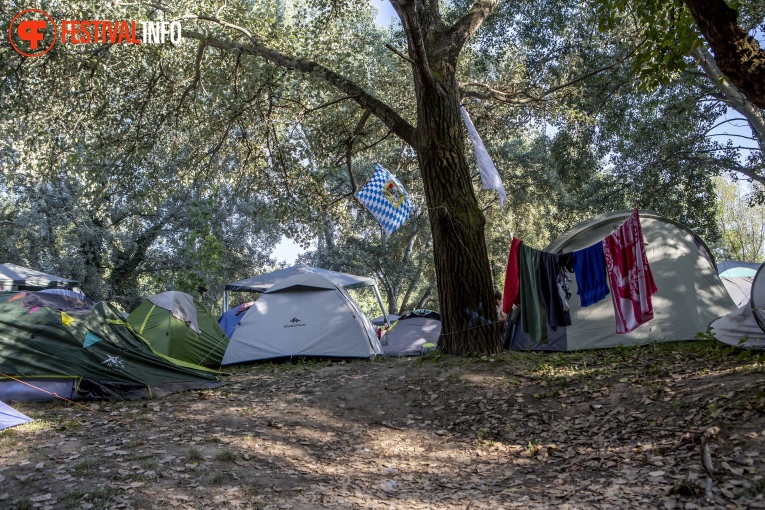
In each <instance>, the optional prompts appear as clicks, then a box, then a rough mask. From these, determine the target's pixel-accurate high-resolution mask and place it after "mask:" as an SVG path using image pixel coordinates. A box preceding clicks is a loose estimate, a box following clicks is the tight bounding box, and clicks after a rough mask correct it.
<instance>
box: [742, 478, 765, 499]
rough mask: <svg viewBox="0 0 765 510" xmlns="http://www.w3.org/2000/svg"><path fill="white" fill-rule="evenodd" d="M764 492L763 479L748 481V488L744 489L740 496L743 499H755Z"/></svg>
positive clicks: (764, 482) (764, 481)
mask: <svg viewBox="0 0 765 510" xmlns="http://www.w3.org/2000/svg"><path fill="white" fill-rule="evenodd" d="M764 492H765V478H760V479H759V480H750V481H749V486H748V487H746V486H745V488H744V492H743V493H742V494H741V496H742V497H744V498H755V497H757V496H758V495H760V494H762V493H764Z"/></svg>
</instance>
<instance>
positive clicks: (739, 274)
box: [717, 260, 760, 307]
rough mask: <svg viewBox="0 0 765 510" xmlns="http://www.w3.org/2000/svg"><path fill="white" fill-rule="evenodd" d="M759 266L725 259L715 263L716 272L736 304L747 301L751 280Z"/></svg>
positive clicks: (743, 303)
mask: <svg viewBox="0 0 765 510" xmlns="http://www.w3.org/2000/svg"><path fill="white" fill-rule="evenodd" d="M759 268H760V264H758V263H753V262H737V261H732V260H726V261H724V262H720V263H719V264H717V274H718V276H719V277H720V280H722V282H723V285H725V288H726V289H727V291H728V294H730V297H731V298H732V299H733V302H734V303H736V306H739V307H741V306H744V305H746V304H747V303H749V294H750V293H751V291H752V281H753V280H754V275H755V274H756V273H757V270H758V269H759Z"/></svg>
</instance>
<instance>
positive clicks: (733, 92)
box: [691, 47, 765, 150]
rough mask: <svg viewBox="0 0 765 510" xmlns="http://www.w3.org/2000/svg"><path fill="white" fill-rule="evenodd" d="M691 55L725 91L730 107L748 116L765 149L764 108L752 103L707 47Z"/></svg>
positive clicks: (692, 52)
mask: <svg viewBox="0 0 765 510" xmlns="http://www.w3.org/2000/svg"><path fill="white" fill-rule="evenodd" d="M691 56H692V57H693V58H695V59H696V62H698V64H699V66H700V67H701V69H703V70H704V74H706V75H707V77H708V78H709V79H710V80H711V81H712V83H713V84H714V86H715V87H717V89H718V90H719V91H720V92H722V93H723V95H724V96H725V99H726V102H727V103H728V104H729V105H730V107H731V108H733V109H734V110H736V111H737V112H738V113H740V114H741V115H743V116H744V117H745V118H746V120H747V121H748V122H749V126H750V127H751V128H752V131H754V132H755V133H756V134H757V142H758V143H759V145H760V149H762V150H765V117H763V114H762V110H761V109H760V108H758V107H757V106H755V105H754V104H752V102H751V101H749V99H748V98H747V97H746V96H744V95H743V94H742V93H741V92H740V91H739V90H738V88H737V87H736V86H735V85H734V84H732V83H731V82H730V81H728V79H727V78H726V76H725V75H724V74H723V73H722V72H721V71H720V68H719V67H718V66H717V64H716V62H715V60H714V58H713V57H712V55H711V54H710V53H709V52H708V51H707V50H706V48H703V47H697V48H694V50H693V51H691Z"/></svg>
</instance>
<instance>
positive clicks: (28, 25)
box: [8, 9, 56, 57]
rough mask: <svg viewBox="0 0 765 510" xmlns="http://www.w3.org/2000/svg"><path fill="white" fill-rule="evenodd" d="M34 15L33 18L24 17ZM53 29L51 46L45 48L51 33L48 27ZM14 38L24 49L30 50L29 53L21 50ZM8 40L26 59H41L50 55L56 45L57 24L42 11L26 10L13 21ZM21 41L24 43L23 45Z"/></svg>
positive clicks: (9, 28)
mask: <svg viewBox="0 0 765 510" xmlns="http://www.w3.org/2000/svg"><path fill="white" fill-rule="evenodd" d="M28 13H32V14H33V15H32V16H24V17H23V19H19V18H21V17H22V16H23V15H24V14H28ZM49 26H50V27H52V28H53V38H52V40H51V42H50V44H49V45H48V46H47V47H45V46H44V44H45V40H46V39H48V37H49V35H50V33H49V32H48V27H49ZM46 32H48V33H46ZM14 36H15V37H16V39H17V40H19V44H21V45H22V46H24V49H27V47H28V48H29V51H28V52H27V51H23V50H22V49H20V48H19V47H18V46H17V45H16V42H15V41H14ZM8 39H10V41H11V46H13V49H14V50H16V51H17V52H19V53H21V54H22V55H24V56H25V57H39V56H41V55H45V54H46V53H48V52H49V51H50V50H51V48H53V45H54V44H56V23H55V22H54V21H53V18H51V17H50V15H49V14H48V13H47V12H45V11H43V10H40V9H24V10H23V11H21V12H20V13H18V14H17V15H16V16H15V17H14V18H13V20H12V21H11V26H10V27H8ZM21 41H24V42H23V43H21Z"/></svg>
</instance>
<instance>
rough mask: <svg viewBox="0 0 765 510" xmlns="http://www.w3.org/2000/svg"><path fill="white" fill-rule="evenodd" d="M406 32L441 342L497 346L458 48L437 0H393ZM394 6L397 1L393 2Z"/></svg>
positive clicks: (471, 347)
mask: <svg viewBox="0 0 765 510" xmlns="http://www.w3.org/2000/svg"><path fill="white" fill-rule="evenodd" d="M392 4H393V5H394V7H395V8H396V9H397V10H398V11H399V15H400V16H401V18H402V22H403V25H404V28H405V30H406V32H407V37H408V44H409V56H410V57H411V58H412V60H413V61H414V62H415V64H413V67H414V82H415V93H416V96H417V127H416V129H415V133H414V149H415V150H416V151H417V159H418V161H419V164H420V171H421V172H422V181H423V184H424V187H425V197H426V200H427V205H428V212H429V218H430V226H431V231H432V234H433V258H434V262H435V269H436V276H437V284H438V298H439V303H440V307H441V321H442V324H443V328H442V330H441V331H442V333H441V337H440V338H439V346H440V348H441V349H442V350H443V351H444V352H446V353H449V354H457V355H466V354H471V353H496V352H500V351H501V349H502V346H501V341H500V336H499V328H498V327H497V326H496V321H497V311H496V306H495V304H494V296H493V287H492V281H491V268H490V266H489V257H488V252H487V249H486V241H485V235H484V225H485V223H486V220H485V218H484V215H483V213H482V212H481V209H480V207H479V206H478V200H477V199H476V196H475V193H474V191H473V185H472V182H471V180H470V171H469V167H468V163H467V159H466V157H465V145H464V132H463V127H462V117H461V115H460V110H459V108H460V100H459V86H458V83H457V80H456V76H455V70H456V66H457V57H458V55H459V52H458V51H453V48H451V47H450V46H449V44H451V43H452V42H453V40H452V39H451V38H450V37H449V34H448V33H447V30H448V27H447V26H446V25H445V24H444V23H443V22H442V20H441V17H440V14H439V12H438V2H437V1H425V2H422V3H418V4H417V6H416V8H415V6H414V5H412V4H411V3H410V4H405V5H403V6H402V5H401V4H403V2H400V3H399V2H396V1H394V2H392ZM397 4H398V5H397Z"/></svg>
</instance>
